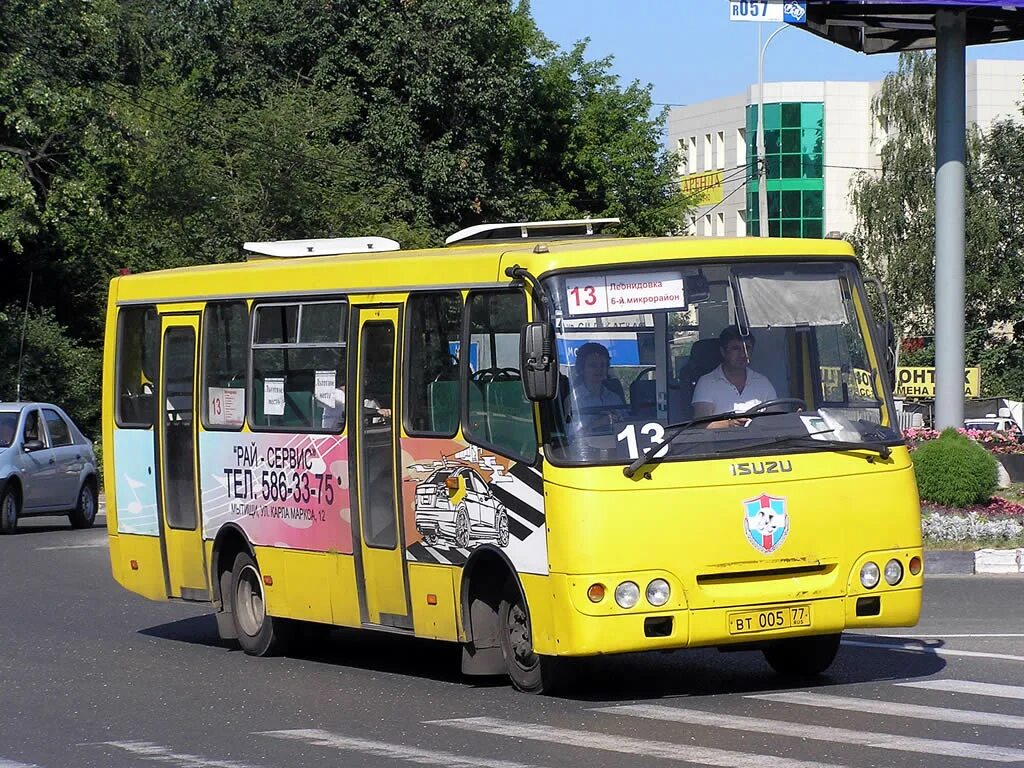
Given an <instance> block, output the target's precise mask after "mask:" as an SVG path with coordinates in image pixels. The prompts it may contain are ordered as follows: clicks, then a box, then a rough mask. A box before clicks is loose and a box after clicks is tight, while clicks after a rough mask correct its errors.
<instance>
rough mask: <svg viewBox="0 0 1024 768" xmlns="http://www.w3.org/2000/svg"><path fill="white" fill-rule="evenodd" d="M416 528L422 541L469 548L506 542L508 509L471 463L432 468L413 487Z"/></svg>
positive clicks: (500, 544) (502, 544)
mask: <svg viewBox="0 0 1024 768" xmlns="http://www.w3.org/2000/svg"><path fill="white" fill-rule="evenodd" d="M414 508H415V511H416V530H417V531H419V532H420V535H422V536H423V543H424V544H425V545H427V546H428V547H429V546H433V545H434V544H437V543H438V540H444V541H445V542H446V543H451V544H454V545H455V546H456V547H460V548H463V549H465V548H468V547H470V546H472V545H473V544H475V543H480V542H484V541H492V542H494V543H495V544H497V545H498V546H499V547H507V546H508V510H506V509H505V507H504V505H503V504H502V503H501V502H499V501H498V500H497V499H496V498H494V494H493V493H492V492H491V488H490V486H489V485H488V484H487V482H486V481H485V480H484V479H483V478H482V477H481V476H480V474H479V473H478V472H476V471H475V470H473V469H471V468H470V467H464V466H463V467H446V468H443V469H438V470H435V471H434V472H432V473H431V474H430V476H429V477H427V479H426V480H424V481H423V482H422V483H420V484H419V485H418V486H417V487H416V503H415V507H414Z"/></svg>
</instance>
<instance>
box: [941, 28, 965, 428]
mask: <svg viewBox="0 0 1024 768" xmlns="http://www.w3.org/2000/svg"><path fill="white" fill-rule="evenodd" d="M935 40H936V57H935V63H936V84H935V89H936V91H935V107H936V111H935V426H936V427H937V428H938V429H944V428H945V427H959V426H962V425H963V419H964V182H965V171H964V160H965V155H966V150H965V146H966V136H967V122H966V74H965V70H966V56H965V51H966V17H965V15H964V14H963V13H962V12H954V11H938V12H937V13H936V15H935Z"/></svg>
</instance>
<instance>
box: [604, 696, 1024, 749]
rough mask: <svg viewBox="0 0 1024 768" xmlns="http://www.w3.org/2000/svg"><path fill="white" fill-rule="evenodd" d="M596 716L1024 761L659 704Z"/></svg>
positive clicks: (951, 744) (933, 742)
mask: <svg viewBox="0 0 1024 768" xmlns="http://www.w3.org/2000/svg"><path fill="white" fill-rule="evenodd" d="M596 711H597V712H608V713H610V714H614V715H628V716H630V717H642V718H646V719H648V720H662V721H666V722H672V723H686V724H687V725H701V726H706V727H711V728H726V729H730V730H743V731H756V732H757V733H766V734H770V735H772V736H794V737H796V738H800V739H813V740H815V741H828V742H832V743H836V744H856V745H857V746H859V747H878V748H880V749H892V750H896V751H899V752H921V753H923V754H926V755H948V756H950V757H959V758H965V759H966V758H969V759H972V760H988V761H990V762H995V763H1016V762H1020V761H1024V749H1012V748H1009V747H992V746H988V745H986V744H974V743H969V742H962V741H945V740H943V739H922V738H917V737H914V736H902V735H899V734H891V733H872V732H870V731H854V730H850V729H848V728H835V727H833V726H828V725H811V724H809V723H791V722H787V721H785V720H768V719H766V718H763V717H744V716H742V715H727V714H723V713H721V712H702V711H699V710H695V709H679V708H676V707H665V706H661V705H657V704H626V705H623V706H618V707H603V708H601V709H598V710H596Z"/></svg>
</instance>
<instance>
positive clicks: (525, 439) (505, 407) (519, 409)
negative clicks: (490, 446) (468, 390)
mask: <svg viewBox="0 0 1024 768" xmlns="http://www.w3.org/2000/svg"><path fill="white" fill-rule="evenodd" d="M484 386H485V390H484V391H485V394H486V402H487V413H488V422H489V426H490V440H491V442H492V443H495V444H497V445H504V446H508V447H509V448H513V449H515V450H516V451H517V452H518V453H520V454H522V455H531V454H533V452H534V450H535V449H536V445H537V434H536V432H535V431H534V425H533V407H532V403H530V401H529V400H527V399H526V395H525V394H524V393H523V383H522V382H521V381H519V380H518V379H517V380H515V381H491V382H488V383H487V384H485V385H484Z"/></svg>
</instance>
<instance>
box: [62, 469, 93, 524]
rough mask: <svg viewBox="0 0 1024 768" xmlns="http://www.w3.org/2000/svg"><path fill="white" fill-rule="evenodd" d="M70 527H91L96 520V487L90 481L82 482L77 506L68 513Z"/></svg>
mask: <svg viewBox="0 0 1024 768" xmlns="http://www.w3.org/2000/svg"><path fill="white" fill-rule="evenodd" d="M68 518H69V519H70V520H71V527H72V528H92V524H93V523H94V522H96V489H95V488H93V485H92V483H91V482H90V481H88V480H86V481H85V482H84V483H82V490H80V491H79V492H78V506H76V507H75V508H74V509H73V510H71V514H69V515H68Z"/></svg>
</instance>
